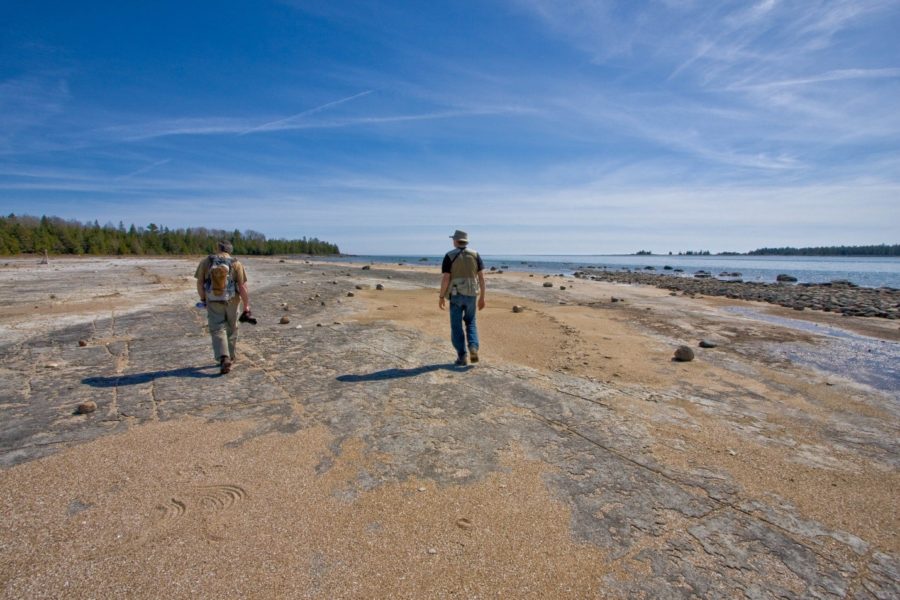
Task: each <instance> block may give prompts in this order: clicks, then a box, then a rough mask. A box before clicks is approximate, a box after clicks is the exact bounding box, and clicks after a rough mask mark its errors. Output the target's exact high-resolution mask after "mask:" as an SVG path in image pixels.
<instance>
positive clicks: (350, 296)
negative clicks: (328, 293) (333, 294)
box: [347, 292, 356, 298]
mask: <svg viewBox="0 0 900 600" xmlns="http://www.w3.org/2000/svg"><path fill="white" fill-rule="evenodd" d="M355 295H356V294H354V293H353V292H347V297H348V298H352V297H353V296H355Z"/></svg>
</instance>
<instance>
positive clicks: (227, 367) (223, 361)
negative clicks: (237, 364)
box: [219, 356, 231, 375]
mask: <svg viewBox="0 0 900 600" xmlns="http://www.w3.org/2000/svg"><path fill="white" fill-rule="evenodd" d="M229 371H231V359H230V358H229V357H227V356H223V357H222V358H220V359H219V373H221V374H222V375H226V374H227V373H228V372H229Z"/></svg>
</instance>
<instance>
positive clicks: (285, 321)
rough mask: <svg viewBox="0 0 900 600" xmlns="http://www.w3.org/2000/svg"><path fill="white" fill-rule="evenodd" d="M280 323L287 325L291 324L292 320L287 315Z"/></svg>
mask: <svg viewBox="0 0 900 600" xmlns="http://www.w3.org/2000/svg"><path fill="white" fill-rule="evenodd" d="M278 322H279V323H281V324H282V325H287V324H288V323H290V322H291V319H290V318H289V317H288V316H287V315H285V316H283V317H281V320H280V321H278Z"/></svg>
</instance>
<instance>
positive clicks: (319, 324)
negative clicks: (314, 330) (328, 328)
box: [316, 323, 324, 327]
mask: <svg viewBox="0 0 900 600" xmlns="http://www.w3.org/2000/svg"><path fill="white" fill-rule="evenodd" d="M316 327H324V325H322V324H321V323H316Z"/></svg>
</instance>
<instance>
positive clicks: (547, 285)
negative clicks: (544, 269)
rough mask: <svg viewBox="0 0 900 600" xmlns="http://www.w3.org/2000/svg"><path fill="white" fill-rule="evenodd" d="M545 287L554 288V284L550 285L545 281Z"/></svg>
mask: <svg viewBox="0 0 900 600" xmlns="http://www.w3.org/2000/svg"><path fill="white" fill-rule="evenodd" d="M544 287H553V284H552V283H550V282H549V281H545V282H544Z"/></svg>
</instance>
